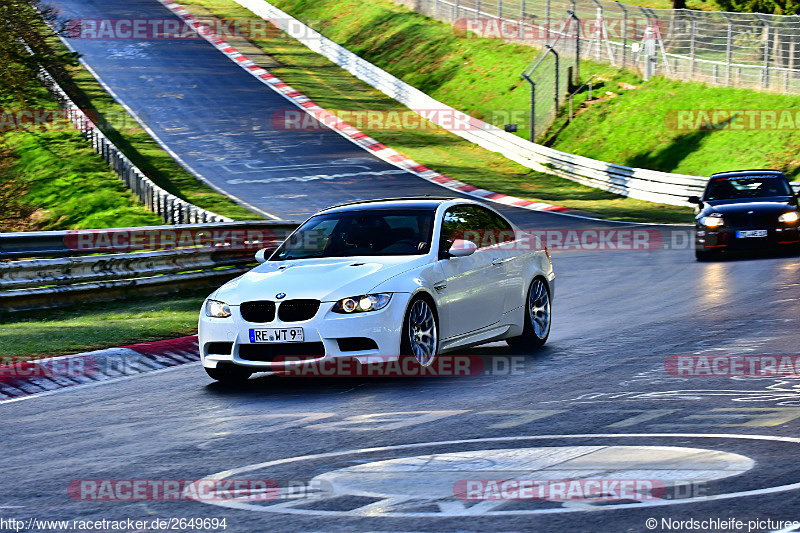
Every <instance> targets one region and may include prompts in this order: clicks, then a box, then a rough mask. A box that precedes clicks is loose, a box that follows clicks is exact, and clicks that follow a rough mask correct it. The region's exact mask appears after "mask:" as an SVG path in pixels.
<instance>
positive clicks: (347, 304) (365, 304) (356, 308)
mask: <svg viewBox="0 0 800 533" xmlns="http://www.w3.org/2000/svg"><path fill="white" fill-rule="evenodd" d="M391 299H392V295H391V293H384V294H365V295H364V296H352V297H350V298H342V299H341V300H339V301H338V302H336V303H335V304H334V305H333V312H334V313H342V314H345V315H349V314H350V313H366V312H368V311H378V310H380V309H383V308H384V307H386V306H387V305H388V304H389V300H391Z"/></svg>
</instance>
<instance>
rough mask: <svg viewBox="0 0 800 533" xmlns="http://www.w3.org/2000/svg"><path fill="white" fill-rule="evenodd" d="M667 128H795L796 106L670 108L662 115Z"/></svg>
mask: <svg viewBox="0 0 800 533" xmlns="http://www.w3.org/2000/svg"><path fill="white" fill-rule="evenodd" d="M664 124H665V125H666V126H667V128H669V129H672V130H678V131H723V130H730V131H795V130H800V111H798V110H797V109H673V110H671V111H668V112H667V114H666V115H665V116H664Z"/></svg>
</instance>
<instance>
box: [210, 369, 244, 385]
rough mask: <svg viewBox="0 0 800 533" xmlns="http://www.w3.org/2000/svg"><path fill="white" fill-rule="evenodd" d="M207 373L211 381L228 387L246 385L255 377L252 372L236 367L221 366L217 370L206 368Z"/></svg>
mask: <svg viewBox="0 0 800 533" xmlns="http://www.w3.org/2000/svg"><path fill="white" fill-rule="evenodd" d="M203 368H205V367H203ZM206 373H207V374H208V376H209V377H210V378H211V379H213V380H215V381H219V382H220V383H224V384H226V385H235V384H238V383H244V382H245V381H247V380H248V379H249V378H250V376H252V375H253V372H252V371H250V370H248V369H246V368H243V367H240V366H236V365H219V366H217V368H206Z"/></svg>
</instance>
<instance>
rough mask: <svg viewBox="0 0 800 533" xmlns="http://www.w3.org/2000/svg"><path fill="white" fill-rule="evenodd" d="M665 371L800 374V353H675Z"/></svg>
mask: <svg viewBox="0 0 800 533" xmlns="http://www.w3.org/2000/svg"><path fill="white" fill-rule="evenodd" d="M664 370H666V371H667V374H669V375H671V376H677V377H703V378H708V377H740V376H742V377H760V378H761V377H789V376H791V377H800V355H671V356H669V357H668V358H667V360H666V361H665V362H664Z"/></svg>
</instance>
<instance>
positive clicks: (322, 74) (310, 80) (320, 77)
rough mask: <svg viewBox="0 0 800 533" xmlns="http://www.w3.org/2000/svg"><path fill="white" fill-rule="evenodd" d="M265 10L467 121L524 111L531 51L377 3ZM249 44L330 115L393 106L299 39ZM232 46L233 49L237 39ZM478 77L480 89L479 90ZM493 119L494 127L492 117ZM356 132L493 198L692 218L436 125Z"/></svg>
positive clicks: (203, 10) (213, 7)
mask: <svg viewBox="0 0 800 533" xmlns="http://www.w3.org/2000/svg"><path fill="white" fill-rule="evenodd" d="M273 3H276V4H277V5H278V6H279V7H281V8H282V9H286V10H288V11H289V12H291V13H292V14H294V15H298V14H299V15H300V18H301V19H306V20H321V21H322V23H321V25H322V28H324V30H323V31H324V32H325V33H326V35H328V36H329V37H333V38H334V40H337V41H339V42H341V43H342V44H344V45H345V46H347V47H349V48H351V49H352V50H353V51H354V52H356V53H359V54H361V55H362V57H365V58H366V59H368V60H370V61H373V62H375V63H376V64H378V65H379V66H381V67H382V68H386V69H387V70H389V71H390V72H392V73H393V74H394V75H397V76H399V77H401V78H403V79H404V80H405V81H407V82H409V83H411V84H412V85H415V86H416V87H418V88H420V89H422V90H424V91H426V92H428V93H429V94H431V95H432V96H434V97H435V98H438V99H440V100H443V101H445V102H446V103H448V104H449V105H452V106H453V107H456V108H459V109H462V110H469V111H471V113H472V114H473V115H474V116H478V117H483V118H484V119H490V118H491V115H492V114H493V112H494V111H493V110H498V109H502V110H520V111H523V112H522V113H521V114H522V115H525V113H526V111H524V110H527V109H528V105H529V103H528V98H529V93H528V92H527V89H526V88H523V89H521V90H518V89H519V88H520V87H522V82H521V79H520V77H519V72H521V71H522V68H524V66H525V65H526V64H527V62H528V61H529V60H530V58H531V57H532V56H533V54H534V51H533V50H532V49H531V48H528V47H523V46H520V45H516V44H503V43H499V42H497V41H494V40H474V39H459V38H457V37H456V36H455V35H454V33H453V30H452V29H451V28H450V27H449V26H447V25H445V24H442V23H438V22H435V21H433V20H431V19H429V18H427V17H423V16H421V15H417V14H415V13H411V12H410V11H408V10H407V9H405V8H402V7H398V6H396V5H394V4H392V3H391V2H387V1H385V0H377V1H376V2H373V3H370V4H366V5H365V4H361V3H359V2H356V1H353V0H343V1H341V2H332V1H328V0H322V1H317V2H297V3H295V4H293V6H291V7H290V6H288V3H287V2H285V1H277V2H273ZM184 5H185V6H186V7H187V8H188V9H189V10H190V11H192V12H193V13H194V14H195V15H198V16H207V15H209V14H210V15H214V16H217V17H221V18H226V19H242V18H245V19H246V18H249V17H252V16H253V15H252V13H250V12H249V11H247V10H245V9H243V8H241V7H239V6H238V5H236V4H234V2H232V1H230V0H193V1H192V2H191V3H189V4H184ZM298 12H299V13H298ZM323 14H324V15H325V16H323ZM331 21H333V22H331ZM315 26H318V25H316V24H315ZM253 43H254V44H255V45H257V46H258V49H256V48H255V47H252V49H248V48H247V43H245V47H244V48H243V50H242V51H243V52H244V53H245V55H248V56H251V55H253V52H259V53H261V54H263V53H264V52H266V53H267V54H269V57H268V58H258V59H257V61H258V62H259V63H264V62H265V61H266V62H267V63H268V64H266V65H264V66H267V67H268V68H269V69H270V71H271V72H273V73H274V74H275V75H276V76H278V77H280V78H281V79H282V80H284V81H286V82H287V83H289V84H290V85H292V86H293V87H295V88H296V89H297V90H299V91H302V92H303V93H305V94H306V95H308V96H309V97H311V98H312V99H313V100H314V101H316V102H317V103H319V104H320V105H321V106H322V107H324V108H326V109H329V110H331V111H333V112H334V113H335V112H337V111H342V110H345V111H352V110H377V111H387V110H398V109H401V108H402V106H401V105H400V104H398V103H397V102H396V101H394V100H392V99H391V98H389V97H387V96H386V95H384V94H382V93H381V92H380V91H377V90H376V89H374V88H372V87H370V86H369V85H367V84H365V83H363V82H361V81H359V80H358V79H356V78H355V77H353V76H351V75H350V74H348V73H347V72H346V71H344V70H342V69H340V68H339V67H337V66H336V65H334V64H333V63H331V62H329V61H328V60H326V59H324V58H323V57H321V56H319V55H317V54H315V53H314V52H311V51H310V50H308V49H307V48H306V47H305V46H304V45H302V44H301V43H299V42H298V41H295V40H293V39H289V38H285V37H284V38H280V39H270V40H254V41H253ZM234 44H235V45H236V46H237V47H242V43H241V42H239V41H236V42H235V43H234ZM422 58H424V59H422ZM464 63H467V65H466V66H465V65H464ZM484 78H486V79H487V80H488V85H487V84H485V83H483V81H482V80H483V79H484ZM495 122H497V123H498V124H502V121H501V119H498V120H497V121H495ZM367 126H368V125H367ZM361 129H362V130H363V131H364V132H365V133H367V134H368V135H370V136H372V137H374V138H376V139H377V140H378V141H380V142H383V143H385V144H387V145H388V146H389V147H391V148H394V149H396V150H398V151H399V152H402V153H404V154H405V155H407V156H409V157H411V158H412V159H414V160H416V161H418V162H420V163H422V164H425V165H426V166H428V167H430V168H432V169H434V170H436V171H438V172H441V173H443V174H447V175H450V176H452V177H454V178H456V179H458V180H461V181H464V182H466V183H470V184H472V185H475V186H478V187H482V188H486V189H489V190H493V191H496V192H501V193H504V194H509V195H513V196H518V197H521V198H526V199H530V200H535V201H543V202H547V203H553V204H557V205H563V206H566V207H571V208H574V209H580V210H584V211H589V212H592V213H596V214H598V215H600V216H602V217H608V218H615V219H618V220H636V221H657V222H689V221H691V220H692V214H691V210H690V209H688V208H683V207H674V206H666V205H662V204H653V203H650V202H644V201H640V200H633V199H630V198H624V197H620V196H617V195H613V194H610V193H606V192H603V191H600V190H598V189H592V188H589V187H584V186H582V185H578V184H576V183H574V182H571V181H568V180H565V179H561V178H558V177H554V176H551V175H548V174H543V173H540V172H534V171H532V170H530V169H528V168H526V167H523V166H522V165H519V164H517V163H514V162H512V161H509V160H508V159H506V158H504V157H503V156H501V155H500V154H497V153H493V152H490V151H487V150H484V149H483V148H480V147H478V146H476V145H474V144H472V143H469V142H467V141H464V140H463V139H461V138H460V137H457V136H456V135H453V134H451V133H449V132H447V131H445V130H443V129H441V128H425V129H424V130H423V129H396V130H387V129H370V128H369V127H363V128H361ZM520 129H525V125H524V124H520Z"/></svg>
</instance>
